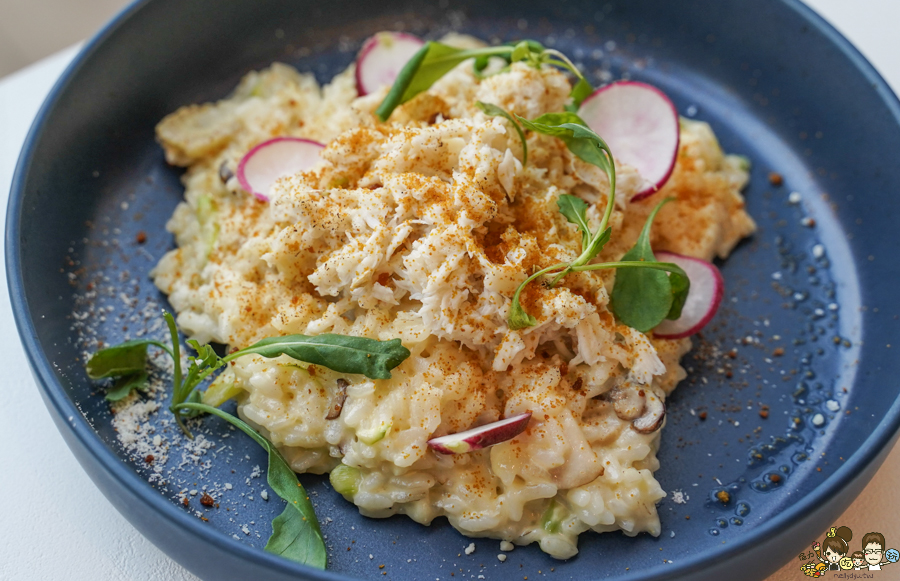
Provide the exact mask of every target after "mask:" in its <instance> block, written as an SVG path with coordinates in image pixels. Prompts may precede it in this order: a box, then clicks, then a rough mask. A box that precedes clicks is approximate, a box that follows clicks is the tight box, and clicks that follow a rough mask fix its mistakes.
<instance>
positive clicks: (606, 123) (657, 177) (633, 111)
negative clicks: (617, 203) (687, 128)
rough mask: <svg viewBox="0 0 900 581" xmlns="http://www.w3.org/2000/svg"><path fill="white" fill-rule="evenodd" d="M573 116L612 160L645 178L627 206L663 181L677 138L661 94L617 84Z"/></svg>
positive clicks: (675, 122) (595, 94)
mask: <svg viewBox="0 0 900 581" xmlns="http://www.w3.org/2000/svg"><path fill="white" fill-rule="evenodd" d="M578 115H579V117H581V118H582V119H583V120H584V122H585V123H587V124H588V127H590V128H591V129H593V130H594V131H595V132H596V133H597V134H598V135H599V136H600V137H602V138H603V139H604V140H605V141H606V143H607V144H608V145H609V148H610V150H612V153H613V156H614V157H615V158H616V159H618V160H619V161H621V162H622V163H627V164H628V165H630V166H633V167H634V168H635V169H637V170H638V172H639V173H640V174H641V177H643V178H644V185H643V187H642V188H641V189H640V191H639V192H638V193H637V194H635V195H634V196H633V197H632V198H631V199H632V201H635V200H640V199H642V198H646V197H647V196H649V195H650V194H652V193H653V192H655V191H656V190H658V189H659V188H661V187H662V186H663V184H665V183H666V181H668V179H669V176H671V175H672V169H673V168H674V167H675V158H676V156H677V154H678V142H679V139H680V136H679V126H678V112H677V111H676V110H675V106H674V105H673V104H672V101H670V100H669V98H668V97H666V95H665V93H663V92H662V91H660V90H659V89H657V88H656V87H654V86H651V85H648V84H646V83H638V82H636V81H619V82H616V83H612V84H609V85H606V86H605V87H601V88H599V89H597V90H596V91H594V92H593V94H591V95H590V96H589V97H588V98H587V99H585V100H584V101H583V102H582V103H581V107H580V108H579V109H578Z"/></svg>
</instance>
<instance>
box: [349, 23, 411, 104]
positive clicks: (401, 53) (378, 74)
mask: <svg viewBox="0 0 900 581" xmlns="http://www.w3.org/2000/svg"><path fill="white" fill-rule="evenodd" d="M424 44H425V43H424V42H423V41H422V40H421V39H420V38H417V37H415V36H413V35H411V34H405V33H403V32H379V33H378V34H376V35H375V36H371V37H369V39H368V40H366V42H364V43H363V45H362V48H361V49H360V51H359V56H358V57H356V90H357V91H358V92H359V96H360V97H362V96H363V95H368V94H369V93H374V92H375V91H377V90H378V89H380V88H381V87H384V86H390V85H393V84H394V81H395V80H396V79H397V74H398V73H400V70H401V69H402V68H403V66H404V65H405V64H406V63H407V61H409V59H411V58H412V56H413V55H414V54H416V52H418V50H419V49H420V48H422V46H423V45H424Z"/></svg>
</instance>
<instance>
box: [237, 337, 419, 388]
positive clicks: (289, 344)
mask: <svg viewBox="0 0 900 581" xmlns="http://www.w3.org/2000/svg"><path fill="white" fill-rule="evenodd" d="M251 353H253V354H256V355H262V356H263V357H278V356H279V355H282V354H285V355H287V356H289V357H292V358H294V359H298V360H300V361H306V362H307V363H313V364H316V365H324V366H325V367H327V368H329V369H333V370H334V371H340V372H341V373H360V374H362V375H365V376H366V377H368V378H370V379H390V377H391V369H393V368H395V367H397V366H398V365H400V364H401V363H403V361H404V360H405V359H406V358H407V357H409V349H407V348H406V347H404V346H403V345H402V344H401V343H400V339H391V340H390V341H378V340H376V339H369V338H367V337H350V336H348V335H334V334H331V333H327V334H324V335H317V336H315V337H307V336H306V335H287V336H285V337H268V338H266V339H263V340H262V341H259V342H258V343H254V344H253V345H251V346H249V347H246V348H244V349H241V350H240V351H236V352H234V353H232V354H231V355H229V356H228V357H226V358H225V359H223V361H224V362H226V363H227V362H228V361H232V360H234V359H236V358H238V357H240V356H242V355H248V354H251Z"/></svg>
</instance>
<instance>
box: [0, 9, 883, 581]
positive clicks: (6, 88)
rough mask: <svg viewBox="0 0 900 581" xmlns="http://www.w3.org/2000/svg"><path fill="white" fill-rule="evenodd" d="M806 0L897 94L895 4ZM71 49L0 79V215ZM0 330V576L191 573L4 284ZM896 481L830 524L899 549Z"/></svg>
mask: <svg viewBox="0 0 900 581" xmlns="http://www.w3.org/2000/svg"><path fill="white" fill-rule="evenodd" d="M807 3H808V4H809V5H810V6H812V7H813V8H815V9H816V10H817V11H819V13H820V14H822V15H823V16H824V17H825V18H826V19H827V20H829V21H830V22H831V23H833V24H834V25H835V26H836V27H837V28H838V29H839V30H840V31H841V32H842V33H843V34H845V35H846V36H848V37H849V38H850V40H851V41H852V42H853V43H854V44H855V45H856V46H857V47H858V48H859V49H860V50H861V51H862V52H863V54H865V56H866V57H867V58H868V59H869V60H870V61H871V62H872V63H873V64H874V65H875V67H876V68H877V69H878V70H879V71H880V72H881V73H882V75H884V76H885V78H886V79H887V80H888V82H889V83H890V84H891V85H892V86H893V87H894V90H895V91H897V90H898V89H900V41H898V32H897V24H898V23H900V2H896V1H894V0H853V1H847V0H809V1H808V2H807ZM0 18H2V16H0ZM74 54H75V48H74V47H73V48H71V49H68V50H65V51H63V52H62V53H58V54H56V55H54V56H52V57H49V58H47V59H45V60H43V61H40V62H38V63H36V64H35V65H32V66H30V67H28V68H26V69H24V70H22V71H19V72H18V73H15V74H13V75H10V76H8V77H6V78H3V79H0V216H5V215H6V201H7V196H8V191H9V184H10V182H11V180H12V173H13V169H14V167H15V162H16V159H17V157H18V152H19V149H20V148H21V145H22V142H23V140H24V138H25V134H26V132H27V130H28V126H29V125H30V123H31V120H32V118H33V117H34V115H35V113H36V112H37V109H38V107H39V106H40V103H41V101H42V100H43V98H44V96H45V95H46V93H47V91H48V90H49V89H50V87H51V85H52V84H53V82H54V81H55V79H56V78H57V77H58V76H59V74H60V73H61V72H62V70H63V68H64V66H65V64H66V63H68V62H69V60H70V59H71V58H72V57H73V56H74ZM848 90H852V88H848ZM2 244H3V242H2V240H0V245H2ZM2 255H3V254H2V252H0V260H2ZM0 329H2V331H3V332H2V333H0V394H2V400H0V402H2V403H0V453H2V455H0V523H2V525H3V527H2V530H3V534H2V539H3V541H2V542H0V580H7V579H9V580H19V579H66V580H67V581H123V580H142V579H166V580H173V581H179V580H186V579H190V580H193V579H196V578H195V577H194V576H193V575H191V574H190V573H188V572H187V571H185V570H184V569H182V568H181V567H180V566H179V565H177V564H175V563H174V562H172V561H171V560H170V559H169V558H168V557H166V556H165V555H163V554H162V553H161V552H160V551H159V550H157V549H156V548H155V547H154V546H153V545H151V544H150V543H149V542H148V541H146V540H145V539H144V538H143V537H141V536H140V535H139V534H138V533H137V532H136V531H135V530H134V528H132V527H131V525H129V524H128V523H127V522H126V521H125V520H124V519H123V518H122V517H121V516H120V515H119V514H118V513H117V512H116V511H115V510H114V509H113V508H112V506H111V505H110V504H109V503H108V502H107V501H106V499H105V498H104V497H103V496H102V495H101V494H100V492H99V491H98V490H97V489H96V488H95V487H94V485H93V484H92V483H91V481H90V480H89V478H88V477H87V475H86V474H85V473H84V472H83V471H82V469H81V466H80V465H79V464H78V463H77V462H76V460H75V458H74V457H73V456H72V454H71V453H70V452H69V450H68V448H67V447H66V445H65V443H64V442H63V440H62V437H61V436H60V435H59V433H58V432H57V430H56V427H55V425H54V424H53V422H52V421H51V419H50V416H49V414H48V412H47V410H46V409H45V407H44V404H43V402H42V401H41V399H40V396H39V395H38V391H37V387H36V386H35V384H34V380H33V379H32V377H31V374H30V372H29V370H28V366H27V363H26V359H25V355H24V353H23V351H22V347H21V346H20V344H19V340H18V336H17V334H16V331H15V325H14V323H13V320H12V314H11V312H10V307H9V296H8V292H7V289H6V285H5V284H2V285H0ZM897 481H900V448H898V449H895V450H894V451H893V452H892V453H891V455H890V457H889V458H888V461H887V463H886V464H885V466H884V467H882V469H881V470H880V471H879V473H878V474H877V475H876V477H875V479H874V480H873V481H872V483H871V484H870V485H869V486H868V487H867V488H866V490H865V491H864V493H863V494H862V495H861V496H860V497H859V498H858V499H857V500H856V502H855V503H854V504H853V506H851V507H850V509H849V510H848V511H847V512H846V513H845V514H844V516H842V517H841V518H840V519H838V521H837V522H836V523H835V525H846V526H849V527H850V528H851V529H852V530H853V531H854V532H855V533H857V534H858V535H862V534H864V533H865V532H868V531H870V530H876V531H879V532H881V533H883V534H884V535H885V537H886V538H887V543H888V545H889V546H900V518H898V516H897V515H900V491H898V490H897V489H896V487H895V483H896V482H897ZM813 540H814V539H809V541H810V542H812V541H813ZM820 540H821V539H820ZM800 564H801V562H800V561H798V560H797V559H796V558H795V559H794V560H792V561H791V562H790V563H787V564H785V565H784V567H783V568H782V569H781V570H780V571H778V572H777V573H776V574H775V575H773V576H772V577H770V578H769V580H768V581H789V580H796V579H802V578H804V577H803V575H802V573H800V571H799V565H800ZM884 575H889V576H890V577H893V578H896V577H894V573H893V572H891V571H885V572H882V573H875V576H884ZM883 578H884V580H885V581H887V579H888V578H889V577H883Z"/></svg>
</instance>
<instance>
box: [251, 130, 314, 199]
mask: <svg viewBox="0 0 900 581" xmlns="http://www.w3.org/2000/svg"><path fill="white" fill-rule="evenodd" d="M324 148H325V146H324V145H322V144H321V143H319V142H318V141H311V140H309V139H301V138H299V137H276V138H275V139H270V140H268V141H263V142H262V143H260V144H259V145H257V146H256V147H254V148H253V149H251V150H250V151H248V152H247V155H245V156H244V157H243V159H241V162H240V163H239V164H238V167H237V179H238V183H239V184H241V187H242V188H244V190H246V191H247V192H249V193H251V194H253V195H254V196H256V197H257V198H259V199H260V200H262V201H264V202H268V201H269V190H270V189H271V188H272V184H274V183H275V180H277V179H278V178H280V177H284V176H287V175H292V174H295V173H297V172H300V171H304V170H307V169H309V168H311V167H313V166H314V165H316V163H318V161H319V153H320V152H321V151H322V149H324Z"/></svg>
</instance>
